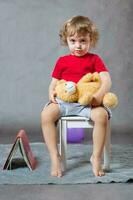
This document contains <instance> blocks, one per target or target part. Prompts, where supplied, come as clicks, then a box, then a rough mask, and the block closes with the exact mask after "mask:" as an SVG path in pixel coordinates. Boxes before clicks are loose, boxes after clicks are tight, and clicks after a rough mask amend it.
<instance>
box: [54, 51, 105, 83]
mask: <svg viewBox="0 0 133 200" xmlns="http://www.w3.org/2000/svg"><path fill="white" fill-rule="evenodd" d="M102 71H108V69H107V68H106V66H105V64H104V62H103V61H102V59H101V58H100V57H99V56H98V55H96V54H92V53H87V54H86V55H84V56H82V57H77V56H74V55H66V56H63V57H60V58H59V59H58V60H57V62H56V65H55V68H54V70H53V72H52V77H53V78H56V79H59V80H60V79H64V80H66V81H73V82H75V83H77V82H78V81H79V80H80V79H81V78H82V76H84V75H85V74H87V73H89V72H91V73H93V72H98V73H100V72H102Z"/></svg>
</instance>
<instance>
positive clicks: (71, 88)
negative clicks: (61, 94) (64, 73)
mask: <svg viewBox="0 0 133 200" xmlns="http://www.w3.org/2000/svg"><path fill="white" fill-rule="evenodd" d="M66 91H67V93H68V94H74V93H75V91H76V87H75V84H74V83H73V82H71V81H69V82H67V84H66Z"/></svg>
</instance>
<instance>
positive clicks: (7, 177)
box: [0, 143, 133, 184]
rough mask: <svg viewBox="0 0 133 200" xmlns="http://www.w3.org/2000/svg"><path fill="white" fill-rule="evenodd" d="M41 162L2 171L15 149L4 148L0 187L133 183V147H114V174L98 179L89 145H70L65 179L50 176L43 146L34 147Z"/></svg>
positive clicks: (0, 154) (0, 160) (0, 157)
mask: <svg viewBox="0 0 133 200" xmlns="http://www.w3.org/2000/svg"><path fill="white" fill-rule="evenodd" d="M31 148H32V151H33V153H34V155H35V157H36V159H37V168H36V169H35V171H33V172H32V171H30V170H29V168H27V167H24V166H23V167H22V166H21V167H20V166H19V167H18V168H16V169H13V170H2V167H3V164H4V162H5V160H6V157H7V155H8V153H9V151H10V149H11V145H0V184H86V183H112V182H114V183H115V182H116V183H125V182H132V181H133V145H122V146H120V145H112V146H111V151H112V156H111V171H110V172H108V173H106V175H105V176H103V177H98V178H97V177H94V175H93V173H92V168H91V164H90V162H89V158H90V156H91V152H92V146H91V145H89V144H69V145H68V158H67V163H68V170H67V172H66V173H65V174H64V176H63V177H62V178H56V177H51V176H50V160H49V156H48V153H47V149H46V146H45V145H44V144H43V143H32V144H31Z"/></svg>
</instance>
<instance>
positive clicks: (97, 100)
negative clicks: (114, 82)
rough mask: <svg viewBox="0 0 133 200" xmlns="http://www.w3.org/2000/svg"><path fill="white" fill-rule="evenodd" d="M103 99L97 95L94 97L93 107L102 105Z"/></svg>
mask: <svg viewBox="0 0 133 200" xmlns="http://www.w3.org/2000/svg"><path fill="white" fill-rule="evenodd" d="M102 99H103V97H102V96H101V95H97V94H95V95H93V98H92V102H91V105H92V106H94V107H97V106H100V105H102Z"/></svg>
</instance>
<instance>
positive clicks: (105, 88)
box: [92, 72, 112, 106]
mask: <svg viewBox="0 0 133 200" xmlns="http://www.w3.org/2000/svg"><path fill="white" fill-rule="evenodd" d="M100 77H101V82H102V83H101V87H100V89H99V90H98V92H97V93H95V94H94V95H93V100H92V106H99V105H101V104H102V100H103V96H104V95H105V94H106V93H107V92H109V90H110V88H111V85H112V82H111V78H110V75H109V73H108V72H100Z"/></svg>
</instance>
